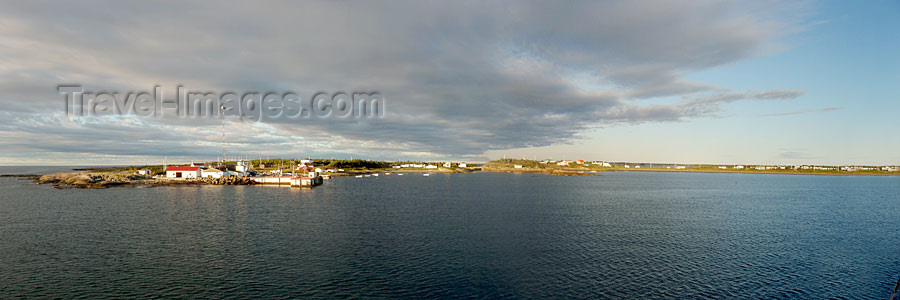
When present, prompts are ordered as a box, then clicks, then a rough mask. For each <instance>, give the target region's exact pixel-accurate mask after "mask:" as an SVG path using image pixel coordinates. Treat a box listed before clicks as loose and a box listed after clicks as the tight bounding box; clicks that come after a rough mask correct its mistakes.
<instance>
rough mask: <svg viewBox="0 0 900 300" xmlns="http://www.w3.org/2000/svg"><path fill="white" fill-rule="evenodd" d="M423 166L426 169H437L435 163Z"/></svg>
mask: <svg viewBox="0 0 900 300" xmlns="http://www.w3.org/2000/svg"><path fill="white" fill-rule="evenodd" d="M425 168H426V169H437V166H435V165H427V166H425Z"/></svg>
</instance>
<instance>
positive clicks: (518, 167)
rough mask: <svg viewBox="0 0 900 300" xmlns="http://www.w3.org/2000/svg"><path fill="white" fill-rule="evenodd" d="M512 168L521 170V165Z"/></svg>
mask: <svg viewBox="0 0 900 300" xmlns="http://www.w3.org/2000/svg"><path fill="white" fill-rule="evenodd" d="M513 168H516V169H521V168H522V165H513Z"/></svg>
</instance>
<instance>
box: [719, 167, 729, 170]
mask: <svg viewBox="0 0 900 300" xmlns="http://www.w3.org/2000/svg"><path fill="white" fill-rule="evenodd" d="M719 169H722V170H725V169H728V167H726V166H719Z"/></svg>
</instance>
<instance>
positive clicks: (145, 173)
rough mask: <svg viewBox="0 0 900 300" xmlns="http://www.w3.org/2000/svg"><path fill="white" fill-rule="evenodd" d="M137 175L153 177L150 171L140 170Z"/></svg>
mask: <svg viewBox="0 0 900 300" xmlns="http://www.w3.org/2000/svg"><path fill="white" fill-rule="evenodd" d="M138 175H144V176H150V175H153V172H151V171H150V169H140V170H138Z"/></svg>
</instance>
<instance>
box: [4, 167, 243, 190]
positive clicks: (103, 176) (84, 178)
mask: <svg viewBox="0 0 900 300" xmlns="http://www.w3.org/2000/svg"><path fill="white" fill-rule="evenodd" d="M17 177H26V178H30V179H33V180H34V182H35V183H38V184H52V185H53V187H54V188H59V189H65V188H87V189H97V188H109V187H117V186H169V185H198V184H210V185H253V184H256V182H255V181H253V180H251V179H249V178H241V177H228V178H197V179H190V180H166V179H155V178H152V177H150V176H144V175H136V174H132V173H130V172H90V171H76V172H60V173H53V174H46V175H42V176H37V175H28V176H17Z"/></svg>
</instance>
